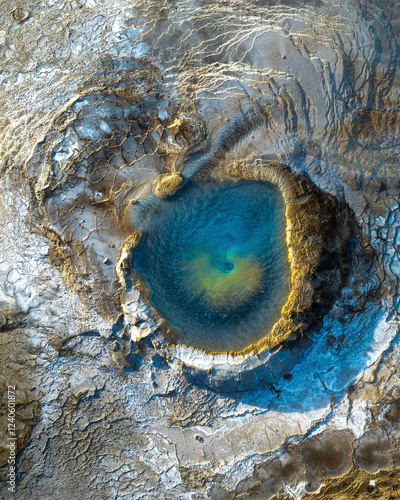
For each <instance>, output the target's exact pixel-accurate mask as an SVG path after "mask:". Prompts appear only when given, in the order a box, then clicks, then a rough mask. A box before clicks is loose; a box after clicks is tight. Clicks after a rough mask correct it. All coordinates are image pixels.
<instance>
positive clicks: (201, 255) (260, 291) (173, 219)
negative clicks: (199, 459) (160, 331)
mask: <svg viewBox="0 0 400 500" xmlns="http://www.w3.org/2000/svg"><path fill="white" fill-rule="evenodd" d="M150 210H153V213H152V214H151V217H149V219H148V220H150V221H151V222H150V224H149V226H148V228H147V231H146V233H147V234H146V235H145V237H144V239H143V242H142V244H141V246H140V247H139V248H138V249H136V250H135V251H134V253H133V267H134V268H135V269H136V270H137V272H138V273H139V277H140V279H141V281H142V282H143V283H144V284H145V285H146V287H147V288H148V293H149V299H150V302H151V304H152V305H153V307H154V308H155V309H156V311H157V312H158V313H159V314H160V316H162V317H163V318H164V319H165V320H166V321H167V322H168V323H169V324H170V326H171V327H173V329H175V330H176V331H178V332H179V338H178V343H180V344H185V345H190V346H193V347H197V348H200V349H205V350H207V351H214V352H219V351H240V350H242V349H244V348H245V347H247V346H249V345H251V344H253V343H256V342H258V341H260V340H261V339H262V338H264V337H266V336H268V335H269V334H270V331H271V328H272V326H273V324H274V323H275V322H276V321H277V320H278V319H279V317H280V312H281V308H282V306H283V305H284V303H285V301H286V299H287V297H288V294H289V291H290V286H289V274H290V269H289V262H288V251H287V245H286V238H285V235H286V231H285V230H286V221H285V204H284V200H283V197H282V194H281V192H280V190H279V189H278V188H277V187H276V186H274V185H272V184H269V183H268V182H252V181H242V182H239V183H228V184H223V185H221V184H215V183H198V184H195V183H192V184H188V185H187V186H186V187H185V188H184V189H182V190H181V191H180V192H179V193H178V194H177V195H175V196H174V197H172V198H170V199H168V200H165V201H164V202H163V203H162V204H158V205H157V207H156V208H154V209H150Z"/></svg>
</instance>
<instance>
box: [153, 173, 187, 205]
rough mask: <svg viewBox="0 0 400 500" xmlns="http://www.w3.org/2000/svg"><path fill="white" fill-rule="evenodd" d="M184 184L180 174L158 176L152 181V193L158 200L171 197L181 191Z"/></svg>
mask: <svg viewBox="0 0 400 500" xmlns="http://www.w3.org/2000/svg"><path fill="white" fill-rule="evenodd" d="M184 183H185V178H184V177H183V175H182V174H181V173H180V172H169V173H166V174H160V175H159V176H158V177H157V178H156V179H155V180H154V181H153V184H152V186H153V191H154V193H155V194H156V195H157V196H158V197H159V198H163V199H164V198H168V197H169V196H173V195H174V194H175V193H176V192H178V191H179V189H181V187H182V186H183V184H184Z"/></svg>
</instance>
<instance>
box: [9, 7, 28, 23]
mask: <svg viewBox="0 0 400 500" xmlns="http://www.w3.org/2000/svg"><path fill="white" fill-rule="evenodd" d="M12 16H13V18H14V19H15V20H16V21H17V23H18V24H22V23H23V22H25V21H26V20H27V19H28V17H29V16H30V13H29V11H28V10H25V9H23V8H22V7H19V8H18V9H15V10H14V11H13V13H12Z"/></svg>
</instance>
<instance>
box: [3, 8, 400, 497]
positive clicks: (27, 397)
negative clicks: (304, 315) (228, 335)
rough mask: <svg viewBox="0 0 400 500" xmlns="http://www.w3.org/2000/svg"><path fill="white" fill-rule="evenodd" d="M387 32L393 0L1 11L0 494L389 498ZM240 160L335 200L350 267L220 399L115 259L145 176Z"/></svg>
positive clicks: (398, 133) (397, 416)
mask: <svg viewBox="0 0 400 500" xmlns="http://www.w3.org/2000/svg"><path fill="white" fill-rule="evenodd" d="M399 37H400V15H399V12H398V6H397V0H392V1H390V0H389V1H384V0H381V1H379V0H371V1H368V2H367V3H365V2H361V3H359V2H357V1H355V0H354V1H353V0H342V1H333V2H331V1H329V2H328V1H324V0H320V1H319V0H315V1H314V2H311V1H305V0H304V1H303V2H300V1H296V0H287V1H281V2H279V1H268V2H267V1H256V0H253V1H250V2H249V1H247V2H244V1H241V0H240V1H239V0H236V1H235V0H234V1H231V2H222V1H221V2H215V1H213V2H211V1H210V2H208V1H194V2H192V1H190V2H189V1H187V2H186V1H184V0H177V1H165V2H163V1H161V0H160V1H150V0H149V1H143V2H141V1H137V2H128V1H126V0H115V1H112V0H104V1H102V2H100V1H98V0H76V1H72V0H66V1H60V2H54V1H52V0H43V1H36V0H34V1H32V2H30V3H28V4H26V3H25V2H19V1H12V0H6V1H4V0H1V1H0V128H1V134H0V151H1V154H0V171H1V181H0V221H1V224H0V344H1V351H0V357H1V367H2V370H1V374H0V393H1V398H2V399H1V405H2V406H1V408H0V436H1V441H0V446H1V448H0V461H1V464H0V465H1V466H2V468H1V492H0V495H1V496H2V498H5V499H8V498H18V500H19V499H21V500H23V499H31V500H36V499H43V500H47V499H54V498H57V499H60V500H78V499H96V500H98V499H100V498H101V499H102V498H104V499H122V498H124V499H146V500H147V499H153V498H156V499H171V500H172V499H192V500H195V499H196V500H197V499H198V500H200V499H213V500H225V499H226V500H228V499H236V498H237V499H243V500H244V499H246V500H247V499H249V500H250V499H256V498H257V499H263V500H267V499H270V498H280V499H292V498H294V499H300V498H307V499H308V498H310V499H311V498H322V499H334V498H335V499H337V498H340V499H353V498H354V499H360V500H361V499H362V500H365V499H369V498H376V499H387V500H389V499H393V500H394V499H397V498H400V490H399V482H398V479H397V478H398V475H399V473H400V424H399V422H400V376H399V372H398V366H399V362H400V359H399V358H400V346H399V340H400V336H399V300H400V290H399V286H400V282H399V279H400V250H399V244H400V229H399V228H400V210H399V201H400V200H399V194H398V193H399V187H400V186H399V184H400V174H399V152H400V149H399V147H400V140H399V137H400V130H399V125H400V122H399V119H398V116H397V113H398V110H399V104H400V103H399V78H400V70H399V60H400V49H399ZM258 156H262V157H263V158H267V159H271V160H278V161H280V162H282V163H284V164H285V165H287V166H288V167H289V168H290V169H291V171H292V172H294V173H296V174H300V175H302V174H304V173H306V174H307V175H308V177H309V180H310V182H312V183H314V184H315V185H316V186H317V187H318V188H320V189H321V190H322V191H324V192H325V193H327V194H329V195H333V196H334V197H336V198H337V200H338V201H339V202H340V203H343V204H347V205H348V207H349V209H350V210H351V211H352V213H354V216H355V220H356V222H357V225H358V226H359V228H360V232H361V240H362V241H361V243H360V245H361V244H362V245H363V248H364V249H366V251H367V250H368V255H369V261H368V262H369V267H368V270H367V271H365V273H366V274H365V275H364V274H363V275H362V277H361V278H360V277H359V279H357V276H356V275H355V276H352V278H351V279H350V280H349V281H348V283H347V286H343V287H342V289H341V295H340V297H339V298H337V299H335V302H334V303H333V304H332V306H331V308H330V310H329V312H328V313H326V314H325V316H324V318H323V324H322V326H320V327H318V329H315V330H311V331H310V332H308V334H307V335H308V340H310V341H311V342H310V343H309V344H307V343H306V347H305V346H304V345H302V344H299V345H297V346H295V348H294V349H293V360H294V361H293V360H291V359H288V358H286V357H285V356H286V354H282V356H281V359H279V357H278V358H274V362H273V363H272V362H271V370H272V371H273V372H274V374H275V375H274V376H275V379H274V380H275V382H274V383H273V384H272V383H271V384H269V385H266V386H263V387H261V386H257V385H256V384H254V385H253V386H252V387H254V388H253V390H248V391H244V392H237V393H233V394H232V393H231V394H226V393H223V392H221V391H218V390H217V391H214V390H211V389H208V388H207V387H202V386H199V385H196V384H192V383H190V382H188V380H187V379H186V378H185V377H183V376H182V373H181V372H180V369H179V363H175V364H174V362H173V360H172V361H171V359H165V358H164V357H163V356H162V354H163V352H164V351H163V349H162V348H160V349H158V348H157V345H158V344H157V342H156V341H154V342H152V339H153V337H155V336H156V333H155V330H156V325H155V324H154V323H152V319H151V318H149V316H148V310H147V307H146V305H145V304H144V302H143V301H142V300H141V298H140V297H139V293H138V292H137V291H135V290H127V291H125V292H126V293H125V292H124V294H122V301H123V303H122V305H121V304H120V302H119V294H118V281H120V282H121V280H120V279H119V278H120V277H119V276H118V273H116V272H115V266H116V264H117V261H118V259H119V257H121V256H120V247H121V245H122V243H123V241H124V240H125V239H126V238H127V236H128V235H129V231H130V226H131V225H135V224H138V220H139V219H135V217H136V216H135V213H136V212H135V211H134V210H131V206H132V205H134V204H135V200H137V199H138V198H139V199H142V200H146V199H148V196H150V195H149V194H148V193H149V192H150V191H151V185H152V182H153V181H154V180H155V179H156V177H157V176H158V175H159V174H160V173H165V172H172V171H175V170H178V171H182V172H183V175H187V176H196V175H200V173H201V172H202V171H203V170H204V169H205V170H207V171H209V170H211V169H212V168H214V166H215V164H216V163H218V164H222V165H226V167H227V168H229V165H230V164H232V162H239V161H245V160H251V159H252V158H254V157H258ZM202 169H203V170H202ZM160 203H161V202H160ZM143 210H145V208H144V209H143ZM140 220H142V219H140ZM354 265H357V266H358V265H359V263H355V264H354ZM360 265H361V264H360ZM357 269H358V268H357ZM363 269H364V267H363ZM355 274H357V273H355ZM121 307H122V309H123V312H124V314H125V319H123V318H122V317H121ZM127 318H128V319H129V322H130V324H129V325H128V324H127ZM124 321H125V322H124ZM147 334H149V335H148V336H146V335H147ZM140 337H144V338H143V340H141V341H140V342H138V343H137V344H135V343H134V342H133V341H132V339H138V338H140ZM185 355H186V354H185V353H184V354H182V356H185ZM289 357H290V356H289ZM282 366H283V367H284V368H282ZM288 367H289V368H290V370H289V371H288V370H287V368H288ZM181 371H182V370H181ZM221 376H222V377H223V376H224V375H223V373H222V375H221ZM8 386H16V389H17V390H16V396H15V397H16V399H15V408H16V421H17V424H16V436H17V463H16V465H17V477H16V492H15V494H13V493H12V492H10V491H9V490H8V487H9V486H10V485H9V484H7V479H8V478H7V473H8V472H9V465H8V463H7V461H8V459H9V456H10V451H9V450H10V448H7V446H6V444H7V443H8V442H9V441H7V439H8V438H9V437H10V428H8V427H7V425H8V423H9V422H8V421H7V411H8V409H9V407H8V406H7V404H8V402H9V401H10V400H8V399H7V397H8V391H7V388H8Z"/></svg>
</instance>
